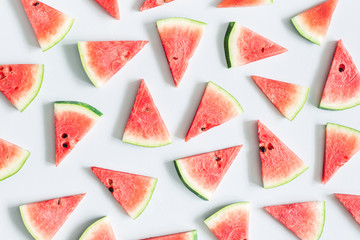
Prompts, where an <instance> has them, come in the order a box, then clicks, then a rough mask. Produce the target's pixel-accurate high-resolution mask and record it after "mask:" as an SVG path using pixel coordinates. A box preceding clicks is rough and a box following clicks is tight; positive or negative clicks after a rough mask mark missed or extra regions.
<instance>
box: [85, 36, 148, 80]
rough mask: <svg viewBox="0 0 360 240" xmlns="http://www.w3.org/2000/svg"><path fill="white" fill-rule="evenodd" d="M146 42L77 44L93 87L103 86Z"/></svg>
mask: <svg viewBox="0 0 360 240" xmlns="http://www.w3.org/2000/svg"><path fill="white" fill-rule="evenodd" d="M147 43H148V41H93V42H84V41H83V42H78V47H79V53H80V58H81V63H82V65H83V67H84V70H85V72H86V74H87V75H88V77H89V78H90V80H91V82H92V83H93V84H94V85H95V87H101V86H103V85H104V84H105V83H106V82H107V81H109V80H110V78H112V77H113V76H114V75H115V73H117V72H118V71H119V70H120V69H121V68H122V67H123V66H125V64H126V63H127V62H128V61H130V60H131V59H132V58H133V57H134V56H135V55H136V54H137V53H138V52H139V51H140V50H141V49H142V48H143V47H144V46H145V45H146V44H147Z"/></svg>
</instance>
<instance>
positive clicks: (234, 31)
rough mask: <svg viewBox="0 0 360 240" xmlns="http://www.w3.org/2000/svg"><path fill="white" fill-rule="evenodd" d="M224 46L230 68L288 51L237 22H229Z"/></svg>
mask: <svg viewBox="0 0 360 240" xmlns="http://www.w3.org/2000/svg"><path fill="white" fill-rule="evenodd" d="M224 47H225V57H226V62H227V65H228V68H232V67H236V66H241V65H245V64H248V63H251V62H255V61H258V60H261V59H264V58H268V57H272V56H275V55H278V54H281V53H284V52H286V51H287V49H286V48H283V47H282V46H280V45H278V44H276V43H274V42H272V41H270V40H269V39H267V38H265V37H263V36H261V35H259V34H257V33H256V32H253V31H251V30H250V29H248V28H246V27H244V26H242V25H240V24H238V23H236V22H230V23H229V26H228V28H227V31H226V34H225V41H224Z"/></svg>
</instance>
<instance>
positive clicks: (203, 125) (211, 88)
mask: <svg viewBox="0 0 360 240" xmlns="http://www.w3.org/2000/svg"><path fill="white" fill-rule="evenodd" d="M241 113H243V109H242V108H241V106H240V104H239V102H238V101H237V100H236V99H235V98H234V97H233V96H231V94H230V93H228V92H227V91H225V90H224V89H223V88H221V87H219V86H218V85H216V84H215V83H213V82H208V84H207V86H206V89H205V91H204V94H203V96H202V99H201V102H200V104H199V107H198V109H197V111H196V113H195V117H194V120H193V122H192V123H191V126H190V128H189V131H188V133H187V135H186V137H185V142H187V141H189V140H190V139H191V138H193V137H195V136H197V135H199V134H201V133H203V132H206V131H207V130H209V129H211V128H213V127H216V126H219V125H221V124H223V123H225V122H227V121H229V120H230V119H232V118H235V117H236V116H238V115H240V114H241Z"/></svg>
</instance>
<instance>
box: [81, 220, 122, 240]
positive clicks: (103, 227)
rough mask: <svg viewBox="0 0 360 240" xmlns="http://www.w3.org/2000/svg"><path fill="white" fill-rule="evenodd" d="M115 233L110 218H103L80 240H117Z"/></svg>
mask: <svg viewBox="0 0 360 240" xmlns="http://www.w3.org/2000/svg"><path fill="white" fill-rule="evenodd" d="M115 239H116V238H115V235H114V231H113V229H112V227H111V224H110V221H109V218H108V217H103V218H101V219H99V220H97V221H96V222H94V223H93V224H91V225H90V226H89V227H88V228H87V229H86V230H85V232H84V233H83V234H82V235H81V237H80V239H79V240H115Z"/></svg>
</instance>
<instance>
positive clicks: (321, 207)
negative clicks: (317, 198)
mask: <svg viewBox="0 0 360 240" xmlns="http://www.w3.org/2000/svg"><path fill="white" fill-rule="evenodd" d="M317 211H318V214H319V223H318V224H317V225H318V226H319V227H318V228H317V232H316V233H315V234H314V235H315V237H314V238H313V239H315V240H318V239H320V237H321V234H322V232H323V229H324V225H325V202H324V201H323V202H319V203H318V204H317Z"/></svg>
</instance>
